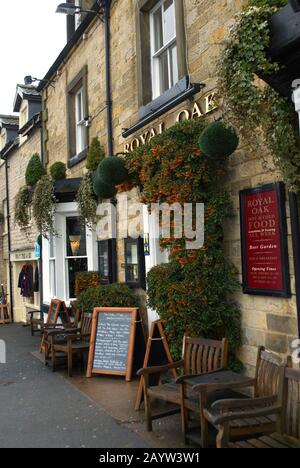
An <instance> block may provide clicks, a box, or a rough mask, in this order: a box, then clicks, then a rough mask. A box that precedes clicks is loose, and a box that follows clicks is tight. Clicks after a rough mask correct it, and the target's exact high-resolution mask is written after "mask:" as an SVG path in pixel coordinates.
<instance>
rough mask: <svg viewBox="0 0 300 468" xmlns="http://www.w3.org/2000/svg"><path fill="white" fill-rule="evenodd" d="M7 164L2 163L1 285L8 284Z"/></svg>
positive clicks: (0, 174) (0, 196) (0, 186)
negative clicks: (6, 228) (6, 230)
mask: <svg viewBox="0 0 300 468" xmlns="http://www.w3.org/2000/svg"><path fill="white" fill-rule="evenodd" d="M5 197H6V195H5V164H4V162H3V161H0V216H1V220H0V283H3V284H5V285H6V284H7V278H6V264H5V261H6V259H7V242H6V237H7V236H6V234H5V219H4V216H5V207H4V203H5Z"/></svg>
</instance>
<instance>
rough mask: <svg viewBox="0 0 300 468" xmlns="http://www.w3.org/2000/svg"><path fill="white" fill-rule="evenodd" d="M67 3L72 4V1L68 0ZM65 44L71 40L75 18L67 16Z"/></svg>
mask: <svg viewBox="0 0 300 468" xmlns="http://www.w3.org/2000/svg"><path fill="white" fill-rule="evenodd" d="M69 3H74V0H69ZM66 21H67V42H69V40H70V39H71V37H72V36H73V34H74V32H75V16H72V15H67V20H66Z"/></svg>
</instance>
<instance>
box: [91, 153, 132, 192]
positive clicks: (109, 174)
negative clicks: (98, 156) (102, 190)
mask: <svg viewBox="0 0 300 468" xmlns="http://www.w3.org/2000/svg"><path fill="white" fill-rule="evenodd" d="M97 173H98V176H99V177H100V179H102V180H103V182H105V183H106V184H113V185H120V184H122V183H123V182H125V181H126V180H127V179H128V171H127V169H126V166H125V162H124V160H123V159H121V158H118V157H117V156H111V157H109V158H105V159H104V160H103V161H102V162H101V163H100V164H99V166H98V170H97Z"/></svg>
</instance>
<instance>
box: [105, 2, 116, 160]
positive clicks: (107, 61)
mask: <svg viewBox="0 0 300 468" xmlns="http://www.w3.org/2000/svg"><path fill="white" fill-rule="evenodd" d="M110 6H111V0H103V7H104V13H103V21H104V36H105V37H104V44H105V81H106V115H107V139H108V153H109V156H113V154H114V144H113V129H112V98H111V69H110V66H111V64H110Z"/></svg>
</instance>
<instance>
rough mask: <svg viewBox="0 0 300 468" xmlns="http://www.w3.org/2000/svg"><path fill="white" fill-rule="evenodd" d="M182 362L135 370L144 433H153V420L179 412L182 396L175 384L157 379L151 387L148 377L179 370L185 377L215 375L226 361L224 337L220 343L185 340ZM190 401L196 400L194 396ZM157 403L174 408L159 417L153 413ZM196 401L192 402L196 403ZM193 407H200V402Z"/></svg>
mask: <svg viewBox="0 0 300 468" xmlns="http://www.w3.org/2000/svg"><path fill="white" fill-rule="evenodd" d="M183 354H184V355H183V360H182V361H179V362H174V363H172V364H166V365H164V366H155V367H146V368H144V369H140V370H139V371H138V373H137V374H138V375H139V376H141V377H142V380H143V389H144V400H145V412H146V424H147V430H148V431H152V421H153V420H155V419H159V418H162V417H165V416H170V415H172V414H174V413H180V405H181V397H180V385H178V384H176V383H175V381H173V382H169V383H162V381H161V380H159V384H158V385H151V382H150V378H151V376H153V375H159V376H161V375H162V374H164V373H166V372H168V371H170V370H174V369H176V370H178V369H179V370H180V369H181V371H182V373H183V374H184V375H189V376H191V375H197V374H205V373H207V372H215V371H218V370H220V369H225V368H226V366H227V359H228V342H227V339H226V338H224V339H223V340H222V341H215V340H207V339H204V338H191V337H185V339H184V353H183ZM191 398H193V399H196V400H197V395H194V396H193V397H192V396H191ZM154 400H159V401H163V402H167V403H172V404H173V405H175V409H174V408H172V409H168V410H166V411H163V412H161V413H159V414H153V412H152V402H153V401H154ZM196 403H197V402H195V404H196ZM196 408H197V409H198V408H199V403H198V404H197V406H196Z"/></svg>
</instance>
